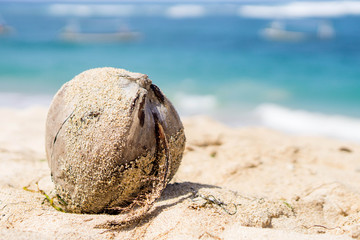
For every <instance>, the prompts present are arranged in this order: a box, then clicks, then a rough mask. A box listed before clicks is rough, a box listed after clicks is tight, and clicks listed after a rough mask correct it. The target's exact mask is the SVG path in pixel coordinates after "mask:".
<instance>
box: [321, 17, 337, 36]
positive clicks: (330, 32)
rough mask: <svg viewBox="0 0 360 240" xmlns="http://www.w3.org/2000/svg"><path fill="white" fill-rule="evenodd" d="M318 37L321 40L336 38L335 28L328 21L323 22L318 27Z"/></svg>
mask: <svg viewBox="0 0 360 240" xmlns="http://www.w3.org/2000/svg"><path fill="white" fill-rule="evenodd" d="M317 36H318V38H321V39H329V38H333V37H334V36H335V30H334V27H333V26H332V25H331V23H330V22H328V21H323V22H321V23H320V24H319V26H318V31H317Z"/></svg>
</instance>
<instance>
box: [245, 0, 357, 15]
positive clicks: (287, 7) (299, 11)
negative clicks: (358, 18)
mask: <svg viewBox="0 0 360 240" xmlns="http://www.w3.org/2000/svg"><path fill="white" fill-rule="evenodd" d="M238 14H239V15H240V16H243V17H251V18H265V19H268V18H270V19H274V18H275V19H278V18H306V17H340V16H345V15H360V2H358V1H324V2H290V3H287V4H283V5H244V6H241V7H239V9H238Z"/></svg>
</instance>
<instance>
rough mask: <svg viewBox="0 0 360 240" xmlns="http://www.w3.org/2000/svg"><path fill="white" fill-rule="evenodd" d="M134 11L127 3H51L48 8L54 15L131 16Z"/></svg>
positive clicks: (133, 7)
mask: <svg viewBox="0 0 360 240" xmlns="http://www.w3.org/2000/svg"><path fill="white" fill-rule="evenodd" d="M135 11H136V8H135V6H133V5H129V4H120V5H118V4H52V5H50V6H49V8H48V12H49V14H50V15H54V16H73V17H89V16H131V15H132V14H133V13H134V12H135Z"/></svg>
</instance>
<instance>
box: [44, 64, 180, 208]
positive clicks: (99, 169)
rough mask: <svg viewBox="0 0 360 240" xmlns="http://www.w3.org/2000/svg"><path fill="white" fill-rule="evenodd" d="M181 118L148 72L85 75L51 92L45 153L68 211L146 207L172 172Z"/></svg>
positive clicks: (106, 71)
mask: <svg viewBox="0 0 360 240" xmlns="http://www.w3.org/2000/svg"><path fill="white" fill-rule="evenodd" d="M184 146H185V135H184V128H183V125H182V123H181V121H180V118H179V116H178V114H177V112H176V110H175V108H174V107H173V105H172V104H171V103H170V101H169V100H168V99H167V98H166V97H165V95H164V94H163V93H162V92H161V90H160V89H159V88H158V87H157V86H156V85H154V84H152V81H151V80H150V79H149V78H148V76H147V75H144V74H140V73H132V72H128V71H126V70H123V69H116V68H96V69H91V70H87V71H85V72H83V73H81V74H79V75H77V76H76V77H75V78H74V79H72V80H71V81H69V82H67V83H65V84H64V85H63V86H62V87H61V89H60V90H59V91H58V92H57V94H56V95H55V97H54V99H53V101H52V103H51V106H50V108H49V112H48V116H47V121H46V155H47V160H48V164H49V166H50V169H51V176H52V180H53V182H54V184H55V189H56V192H57V194H58V195H59V197H60V198H61V199H62V201H61V202H64V204H65V210H66V211H67V212H74V213H101V212H106V211H107V210H114V209H128V210H129V209H133V208H136V209H138V208H142V207H144V206H149V205H151V204H152V203H153V202H154V201H155V200H156V199H157V198H158V197H159V196H160V194H161V192H162V190H163V189H164V188H165V186H166V184H167V183H168V182H169V181H170V180H171V178H172V177H173V176H174V174H175V173H176V171H177V169H178V168H179V165H180V162H181V158H182V155H183V151H184Z"/></svg>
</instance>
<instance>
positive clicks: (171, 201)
mask: <svg viewBox="0 0 360 240" xmlns="http://www.w3.org/2000/svg"><path fill="white" fill-rule="evenodd" d="M0 114H1V118H0V166H1V169H2V171H1V173H0V239H360V224H359V223H360V186H359V182H360V145H359V144H356V143H351V142H344V141H339V140H334V139H326V138H319V137H311V136H309V137H304V136H302V137H299V136H292V135H286V134H284V133H280V132H276V131H273V130H269V129H265V128H251V127H246V128H237V129H235V128H229V127H227V126H225V125H222V124H221V123H218V122H215V121H213V120H212V119H209V118H207V117H201V116H198V117H192V118H187V119H184V120H183V123H184V126H185V132H186V136H187V145H186V149H185V155H184V158H183V161H182V164H181V166H180V169H179V171H178V172H177V174H176V175H175V177H174V179H173V180H172V181H171V183H170V184H169V185H168V186H167V188H166V189H165V191H164V192H163V194H162V197H161V198H160V199H159V200H158V201H157V202H156V204H155V206H154V207H153V208H152V209H151V211H150V212H149V213H148V214H147V216H146V217H145V218H144V219H143V220H142V221H140V222H138V223H136V224H135V225H131V226H129V227H126V228H124V229H115V230H109V229H104V228H103V226H104V224H105V223H108V222H109V221H119V220H121V219H122V218H123V217H124V216H123V215H105V214H99V215H91V214H83V215H81V214H70V213H63V212H60V211H57V210H56V209H54V208H53V207H52V206H51V205H50V204H49V202H48V201H46V200H44V199H45V196H44V195H43V194H41V193H40V192H39V191H38V188H39V189H41V190H42V191H44V192H45V193H46V194H47V195H49V196H50V197H51V196H53V195H54V194H55V193H54V192H53V184H52V182H51V178H50V170H49V167H48V164H47V161H46V157H45V149H44V134H45V133H44V131H45V118H46V114H47V109H46V108H28V109H24V110H14V109H0ZM36 183H38V184H36ZM24 187H25V188H26V189H28V190H24ZM29 190H33V191H29Z"/></svg>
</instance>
